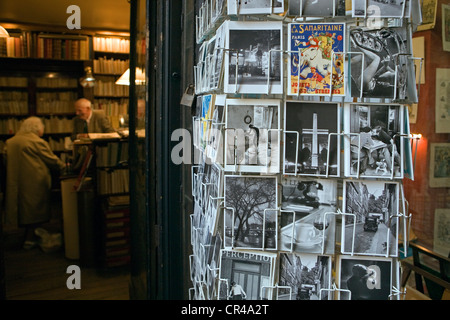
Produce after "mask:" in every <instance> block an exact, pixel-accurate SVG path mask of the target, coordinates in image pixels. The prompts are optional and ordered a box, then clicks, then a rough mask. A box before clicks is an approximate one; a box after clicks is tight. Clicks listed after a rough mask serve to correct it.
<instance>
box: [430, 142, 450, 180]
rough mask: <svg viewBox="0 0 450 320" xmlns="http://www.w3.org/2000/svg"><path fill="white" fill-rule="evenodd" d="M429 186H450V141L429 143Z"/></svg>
mask: <svg viewBox="0 0 450 320" xmlns="http://www.w3.org/2000/svg"><path fill="white" fill-rule="evenodd" d="M430 187H431V188H448V187H450V143H446V142H442V143H431V144H430Z"/></svg>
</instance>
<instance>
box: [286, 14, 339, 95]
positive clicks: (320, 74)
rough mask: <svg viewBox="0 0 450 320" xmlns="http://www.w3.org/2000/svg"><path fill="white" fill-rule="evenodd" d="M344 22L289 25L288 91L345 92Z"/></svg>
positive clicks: (331, 93)
mask: <svg viewBox="0 0 450 320" xmlns="http://www.w3.org/2000/svg"><path fill="white" fill-rule="evenodd" d="M344 44H345V24H344V23H290V24H289V25H288V52H289V62H288V95H315V96H331V95H338V96H343V95H345V71H344V70H345V68H344V61H345V56H344Z"/></svg>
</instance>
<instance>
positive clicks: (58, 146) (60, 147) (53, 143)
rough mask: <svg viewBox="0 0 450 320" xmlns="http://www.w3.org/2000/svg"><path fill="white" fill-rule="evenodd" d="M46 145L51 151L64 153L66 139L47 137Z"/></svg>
mask: <svg viewBox="0 0 450 320" xmlns="http://www.w3.org/2000/svg"><path fill="white" fill-rule="evenodd" d="M48 144H49V145H50V148H51V149H52V150H53V151H64V150H65V149H66V147H65V146H66V138H56V137H49V138H48Z"/></svg>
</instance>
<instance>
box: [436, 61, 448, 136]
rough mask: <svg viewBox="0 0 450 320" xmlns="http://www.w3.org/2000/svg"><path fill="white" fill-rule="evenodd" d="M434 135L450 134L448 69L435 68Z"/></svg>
mask: <svg viewBox="0 0 450 320" xmlns="http://www.w3.org/2000/svg"><path fill="white" fill-rule="evenodd" d="M435 100H436V102H435V103H436V112H435V119H436V120H435V121H436V124H435V125H436V133H449V132H450V68H436V99H435Z"/></svg>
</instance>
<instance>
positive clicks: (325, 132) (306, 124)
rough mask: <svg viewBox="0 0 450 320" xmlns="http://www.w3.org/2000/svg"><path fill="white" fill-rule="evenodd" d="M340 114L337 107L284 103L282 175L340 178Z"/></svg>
mask: <svg viewBox="0 0 450 320" xmlns="http://www.w3.org/2000/svg"><path fill="white" fill-rule="evenodd" d="M339 113H340V109H339V104H338V103H328V102H306V101H286V103H285V112H284V118H285V124H284V130H285V131H284V157H283V159H284V163H283V173H284V174H286V175H311V176H339V174H340V172H339V171H340V170H339V165H340V159H339V152H340V150H339V149H340V139H339V138H338V136H337V135H336V134H337V133H339V132H340V118H339ZM333 134H334V135H333Z"/></svg>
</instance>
